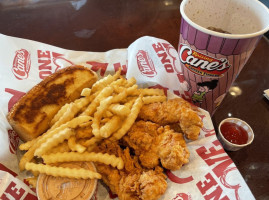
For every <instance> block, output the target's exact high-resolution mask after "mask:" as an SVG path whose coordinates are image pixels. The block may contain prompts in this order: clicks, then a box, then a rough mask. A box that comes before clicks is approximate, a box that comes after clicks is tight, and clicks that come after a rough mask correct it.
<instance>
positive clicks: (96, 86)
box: [92, 70, 121, 93]
mask: <svg viewBox="0 0 269 200" xmlns="http://www.w3.org/2000/svg"><path fill="white" fill-rule="evenodd" d="M120 73H121V70H118V71H117V72H116V73H115V74H114V75H113V76H111V75H110V74H109V75H108V76H106V77H104V78H102V79H100V80H99V81H97V82H96V83H94V84H93V86H92V92H93V93H94V92H96V91H98V90H101V89H103V88H105V87H106V86H108V85H109V84H110V83H112V82H113V81H115V80H117V79H118V78H119V77H120Z"/></svg>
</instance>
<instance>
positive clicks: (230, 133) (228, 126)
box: [220, 122, 248, 144]
mask: <svg viewBox="0 0 269 200" xmlns="http://www.w3.org/2000/svg"><path fill="white" fill-rule="evenodd" d="M220 131H221V133H222V135H223V137H224V138H225V139H226V140H228V141H229V142H231V143H234V144H246V143H247V141H248V133H247V131H246V130H245V129H244V128H243V127H241V126H238V125H237V124H235V123H232V122H224V123H223V124H222V125H221V127H220Z"/></svg>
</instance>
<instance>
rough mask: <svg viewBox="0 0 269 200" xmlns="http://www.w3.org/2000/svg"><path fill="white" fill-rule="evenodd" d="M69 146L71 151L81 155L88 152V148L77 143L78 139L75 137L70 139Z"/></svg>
mask: <svg viewBox="0 0 269 200" xmlns="http://www.w3.org/2000/svg"><path fill="white" fill-rule="evenodd" d="M68 146H69V148H70V149H71V151H77V152H79V153H83V152H84V151H85V150H86V147H84V146H82V145H80V144H78V143H76V137H75V136H71V137H70V138H69V139H68Z"/></svg>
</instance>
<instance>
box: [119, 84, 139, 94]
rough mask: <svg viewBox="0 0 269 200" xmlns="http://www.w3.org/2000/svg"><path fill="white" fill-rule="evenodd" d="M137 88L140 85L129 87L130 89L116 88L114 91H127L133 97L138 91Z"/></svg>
mask: <svg viewBox="0 0 269 200" xmlns="http://www.w3.org/2000/svg"><path fill="white" fill-rule="evenodd" d="M137 88H138V85H133V86H131V87H128V88H126V87H119V86H114V91H115V92H117V93H122V92H124V91H126V93H127V95H132V94H133V93H134V92H135V91H136V89H137ZM137 96H138V95H137Z"/></svg>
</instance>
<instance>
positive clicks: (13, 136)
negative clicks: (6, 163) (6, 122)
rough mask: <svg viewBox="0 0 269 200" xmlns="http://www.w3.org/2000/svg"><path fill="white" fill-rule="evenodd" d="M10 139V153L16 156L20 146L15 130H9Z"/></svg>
mask: <svg viewBox="0 0 269 200" xmlns="http://www.w3.org/2000/svg"><path fill="white" fill-rule="evenodd" d="M8 137H9V151H10V153H12V154H15V153H16V151H17V147H18V145H19V136H18V135H17V133H16V132H15V131H13V130H8Z"/></svg>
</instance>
